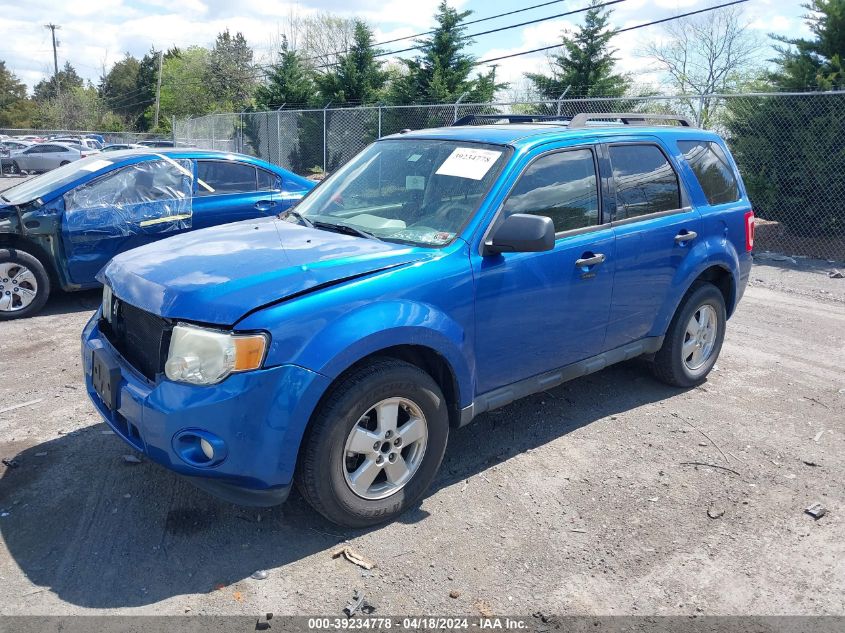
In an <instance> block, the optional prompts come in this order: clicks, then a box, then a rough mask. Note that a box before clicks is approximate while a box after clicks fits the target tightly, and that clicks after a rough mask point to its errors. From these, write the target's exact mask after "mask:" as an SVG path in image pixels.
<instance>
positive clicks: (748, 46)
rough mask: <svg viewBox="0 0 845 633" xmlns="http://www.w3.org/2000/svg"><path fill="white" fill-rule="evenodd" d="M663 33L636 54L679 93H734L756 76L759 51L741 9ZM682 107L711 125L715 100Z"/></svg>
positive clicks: (673, 25) (693, 19) (669, 26)
mask: <svg viewBox="0 0 845 633" xmlns="http://www.w3.org/2000/svg"><path fill="white" fill-rule="evenodd" d="M663 30H664V34H665V36H666V39H661V40H656V41H652V42H649V43H648V44H646V45H645V47H644V48H643V50H642V52H641V53H640V55H641V56H643V57H648V58H651V59H652V60H653V61H654V63H655V65H656V67H657V69H658V70H659V71H660V72H661V73H662V74H663V75H664V78H665V81H666V83H667V84H668V85H669V86H670V87H671V88H672V89H673V90H674V91H676V92H677V93H678V94H684V95H687V94H691V95H708V94H714V93H726V92H735V91H738V90H741V89H742V88H744V87H747V86H748V85H749V83H750V82H752V81H753V80H754V79H756V78H758V77H759V76H760V68H759V54H760V51H761V49H762V46H761V44H760V42H759V41H758V40H757V38H756V37H754V36H753V35H751V34H750V33H749V31H748V24H747V22H746V21H745V20H744V18H743V12H742V9H741V8H738V7H727V8H724V9H719V10H718V11H710V12H708V13H704V14H701V15H695V16H690V17H686V18H681V19H679V20H675V21H672V22H667V23H666V24H664V26H663ZM686 105H687V107H688V109H689V110H690V111H691V112H692V113H693V115H694V116H695V117H696V118H697V120H698V121H699V124H700V125H702V126H704V127H707V126H709V125H711V124H712V120H711V119H712V115H713V107H714V105H715V103H714V102H713V101H711V100H710V99H703V100H699V99H692V100H689V101H688V103H687V104H686Z"/></svg>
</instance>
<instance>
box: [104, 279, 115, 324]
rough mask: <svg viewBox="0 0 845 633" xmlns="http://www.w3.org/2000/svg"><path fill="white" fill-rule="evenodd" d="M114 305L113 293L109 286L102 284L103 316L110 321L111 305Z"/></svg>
mask: <svg viewBox="0 0 845 633" xmlns="http://www.w3.org/2000/svg"><path fill="white" fill-rule="evenodd" d="M113 306H114V294H113V293H112V291H111V286H109V285H108V284H104V285H103V318H104V319H105V320H106V321H108V322H109V323H111V318H112V307H113Z"/></svg>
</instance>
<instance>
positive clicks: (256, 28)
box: [0, 0, 809, 90]
mask: <svg viewBox="0 0 845 633" xmlns="http://www.w3.org/2000/svg"><path fill="white" fill-rule="evenodd" d="M724 1H725V0H625V1H624V2H621V3H619V4H616V5H614V7H613V8H614V11H613V15H612V17H611V23H612V25H613V26H614V27H617V28H625V27H628V26H634V25H637V24H642V23H645V22H650V21H653V20H657V19H660V18H664V17H670V16H673V15H677V14H679V13H684V12H687V11H693V10H696V9H700V8H704V7H706V6H712V5H713V4H720V3H722V2H724ZM438 2H439V0H412V1H408V0H301V1H300V2H295V3H294V2H274V1H272V0H238V1H237V2H233V1H232V0H84V1H81V2H78V1H73V2H70V1H69V2H56V1H55V0H27V1H26V2H21V1H20V0H0V33H2V34H4V35H5V37H3V38H0V60H4V61H5V62H6V66H7V68H9V69H10V70H11V71H12V72H14V73H15V74H16V75H17V76H18V77H19V78H20V79H21V80H22V81H23V82H24V83H26V84H27V85H28V86H29V87H30V88H32V86H34V85H35V84H36V83H37V82H38V81H39V80H41V79H43V78H44V77H47V76H49V74H51V73H52V70H53V52H52V45H51V40H50V31H49V29H47V28H45V27H44V25H45V24H47V23H48V22H52V23H54V24H58V25H60V26H61V29H60V30H58V31H57V32H56V33H57V38H58V40H59V48H58V57H59V66H60V67H61V66H62V65H63V64H64V63H65V61H69V62H70V63H71V64H72V65H73V66H74V67H75V68H76V70H77V72H78V73H79V74H80V75H81V76H82V77H84V78H85V79H89V80H91V81H92V82H93V83H94V84H96V83H97V82H98V81H99V78H100V76H101V75H102V74H103V68H104V67H105V68H108V67H109V66H111V65H112V64H113V63H114V62H116V61H118V60H119V59H120V58H121V57H123V55H124V54H125V53H126V52H128V53H130V54H132V55H135V56H137V57H141V56H143V55H144V53H146V52H148V51H149V50H150V47H155V48H156V49H167V48H169V47H172V46H174V45H175V46H179V47H186V46H190V45H192V44H193V45H201V46H210V45H211V44H212V43H213V42H214V39H215V36H216V35H217V33H218V32H220V31H222V30H224V29H226V28H228V29H229V30H230V31H232V32H235V31H241V32H243V34H244V36H245V37H246V38H247V41H248V42H249V43H250V45H252V46H253V48H254V49H255V51H256V59H257V61H263V62H267V61H269V60H270V59H272V50H273V42H277V41H278V35H279V33H283V32H284V30H285V25H286V23H287V20H288V18H289V16H290V15H291V14H292V13H296V14H299V15H307V14H308V13H312V12H320V11H329V12H332V13H336V14H338V15H342V16H348V17H360V18H362V19H364V20H366V21H367V22H368V23H369V24H370V25H371V26H372V27H373V28H374V30H375V36H376V41H383V40H388V39H393V38H395V37H402V36H405V35H412V34H415V33H419V32H421V31H426V30H428V29H429V28H431V26H432V24H433V20H432V16H433V14H434V12H435V9H436V7H437V4H438ZM541 2H543V0H522V1H521V2H519V1H517V0H449V4H450V5H451V6H453V7H456V8H459V9H461V10H470V11H472V12H473V14H472V16H471V17H470V18H468V19H470V20H472V19H477V18H482V17H487V16H491V15H496V14H500V13H504V12H506V11H512V10H514V9H518V8H522V7H527V6H532V5H536V4H540V3H541ZM588 3H589V0H564V1H561V2H555V3H553V4H549V5H548V6H545V7H542V8H537V9H532V10H530V11H525V12H522V13H518V14H516V15H512V16H507V17H502V18H497V19H495V20H490V21H486V22H483V23H481V24H478V25H472V26H470V27H468V30H469V32H470V33H473V32H476V31H483V30H488V29H492V28H497V27H501V26H507V25H510V24H515V23H518V22H524V21H528V20H533V19H537V18H545V17H549V16H553V15H555V14H559V13H563V12H565V11H571V10H573V9H580V8H582V7H585V6H587V4H588ZM801 3H802V0H750V1H749V2H747V3H746V4H744V5H742V6H743V7H744V12H745V17H746V19H747V21H748V22H749V24H750V28H751V30H752V32H753V33H754V34H755V35H757V36H758V37H759V38H760V39H761V40H762V41H763V42H765V43H766V44H768V37H767V35H768V34H769V33H775V34H779V35H786V36H789V37H795V36H809V30H808V28H807V27H806V25H805V24H804V21H803V19H802V15H803V14H804V13H805V10H804V9H803V8H802V7H801ZM581 15H583V14H581ZM581 15H574V16H569V17H565V18H557V19H552V20H547V21H544V22H540V23H537V24H533V25H528V26H523V27H519V28H514V29H510V30H507V31H501V32H499V33H496V34H493V35H487V36H482V37H479V38H477V39H476V41H475V43H474V44H473V45H472V47H471V49H470V50H471V52H472V53H473V54H474V55H476V56H477V57H478V58H479V59H487V58H491V57H499V56H503V55H508V54H511V53H515V52H519V51H522V50H527V49H532V48H539V47H542V46H546V45H551V44H555V43H557V42H559V41H560V34H561V32H562V31H563V30H564V29H566V28H572V27H573V26H575V25H577V23H578V20H579V19H580V17H581ZM659 38H665V33H664V32H663V31H662V30H661V28H660V26H651V27H648V28H643V29H638V30H635V31H631V32H628V33H623V34H620V35H619V36H617V37H616V38H614V40H613V45H614V46H615V47H616V48H617V49H618V53H617V56H618V59H619V61H618V67H619V68H620V70H622V71H624V72H628V73H631V74H632V75H633V77H634V79H635V81H637V82H638V83H650V82H654V81H655V80H656V79H657V75H655V74H654V73H653V67H652V66H651V64H650V62H649V60H648V59H644V58H642V57H641V56H638V55H637V52H638V51H640V50H641V49H642V46H643V44H644V43H645V42H647V41H649V40H653V39H659ZM408 45H411V44H410V43H409V42H408V41H405V42H398V43H396V44H392V45H387V46H385V47H384V48H386V49H388V50H390V49H391V48H393V47H395V48H404V47H407V46H408ZM767 52H768V51H767ZM405 55H408V53H406V54H405ZM766 57H767V55H764V56H763V58H764V59H765V58H766ZM548 65H549V62H548V56H547V54H544V53H536V54H533V55H526V56H521V57H515V58H511V59H508V60H503V61H501V62H499V66H498V68H497V71H496V72H497V75H496V79H497V81H507V82H511V84H512V87H513V89H514V90H518V89H519V87H520V85H521V84H524V79H523V73H525V72H530V71H541V72H547V71H548Z"/></svg>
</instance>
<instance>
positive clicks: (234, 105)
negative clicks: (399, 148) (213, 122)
mask: <svg viewBox="0 0 845 633" xmlns="http://www.w3.org/2000/svg"><path fill="white" fill-rule="evenodd" d="M252 57H253V53H252V49H251V48H250V47H249V44H247V41H246V38H245V37H244V36H243V33H240V32H238V33H235V35H234V36H232V34H231V33H229V29H226V30H225V31H223V32H222V33H220V34H218V35H217V40H216V41H215V43H214V48H213V49H212V50H211V57H210V59H209V67H208V84H209V90H210V91H211V94H212V96H213V97H214V98H215V100H216V101H217V102H218V103H220V104H221V105H223V104H226V107H227V109H234V110H243V109H244V108H245V107H246V105H247V104H248V103H249V101H250V98H251V97H252V93H253V89H254V88H255V72H254V69H253V67H252Z"/></svg>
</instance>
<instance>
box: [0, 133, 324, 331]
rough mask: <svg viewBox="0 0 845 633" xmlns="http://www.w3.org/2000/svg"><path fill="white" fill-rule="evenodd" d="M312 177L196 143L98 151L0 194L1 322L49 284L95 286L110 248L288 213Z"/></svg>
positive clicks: (21, 312)
mask: <svg viewBox="0 0 845 633" xmlns="http://www.w3.org/2000/svg"><path fill="white" fill-rule="evenodd" d="M312 187H314V183H313V182H311V181H310V180H308V179H306V178H302V177H300V176H297V175H296V174H293V173H291V172H289V171H286V170H284V169H281V168H280V167H276V166H274V165H271V164H269V163H266V162H264V161H261V160H258V159H256V158H252V157H251V156H244V155H240V154H229V153H225V152H217V151H207V150H198V149H163V150H162V149H156V150H152V149H138V150H127V151H116V152H111V153H109V154H108V155H103V154H97V155H95V156H91V157H88V158H85V159H82V160H80V161H77V162H74V163H71V164H69V165H64V166H62V167H59V168H58V169H55V170H53V171H50V172H48V173H46V174H44V175H42V176H39V177H37V178H34V179H32V180H29V181H26V182H23V183H21V184H19V185H17V186H16V187H12V188H11V189H8V190H6V191H4V192H2V193H0V320H8V319H14V318H21V317H27V316H30V315H32V314H34V313H36V312H37V311H38V310H40V309H41V308H42V307H43V305H44V303H45V302H46V301H47V297H48V296H49V294H50V290H51V289H52V288H60V289H62V290H65V291H70V290H83V289H86V288H91V287H96V286H98V285H99V282H98V281H97V280H96V278H95V276H96V274H97V272H98V271H99V270H100V269H101V268H102V267H103V266H104V265H105V264H106V263H107V262H108V261H109V260H110V259H111V258H112V257H114V256H115V255H117V254H118V253H122V252H124V251H127V250H129V249H132V248H135V247H138V246H141V245H143V244H147V243H150V242H153V241H155V240H158V239H161V238H164V237H167V236H170V235H174V234H176V233H181V232H185V231H190V230H193V229H200V228H206V227H210V226H216V225H219V224H226V223H228V222H235V221H238V220H247V219H252V218H258V217H263V216H270V215H275V214H278V213H280V212H281V211H285V210H286V209H288V208H289V207H290V206H292V205H293V204H295V203H296V202H297V201H298V200H299V199H300V198H302V196H304V195H305V194H306V193H307V192H308V191H309V190H310V189H311V188H312Z"/></svg>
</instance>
